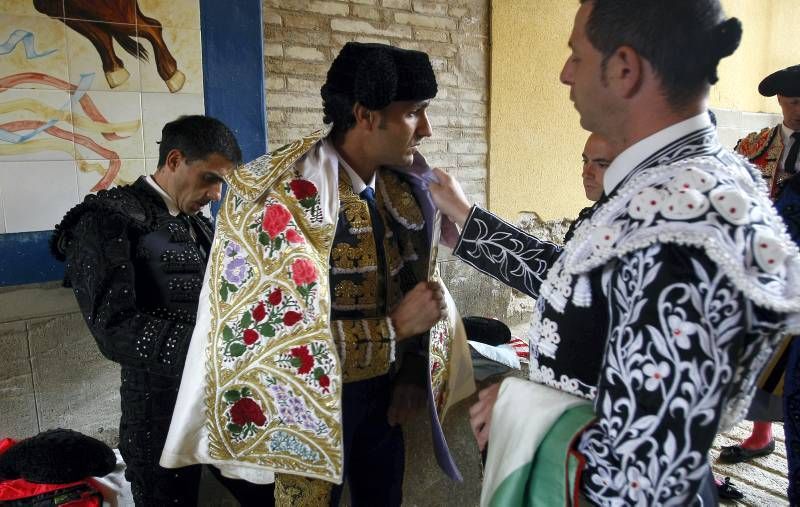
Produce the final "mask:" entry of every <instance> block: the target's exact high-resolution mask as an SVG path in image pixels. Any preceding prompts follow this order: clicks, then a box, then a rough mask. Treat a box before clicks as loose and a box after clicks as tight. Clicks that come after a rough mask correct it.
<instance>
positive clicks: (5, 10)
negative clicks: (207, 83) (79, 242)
mask: <svg viewBox="0 0 800 507" xmlns="http://www.w3.org/2000/svg"><path fill="white" fill-rule="evenodd" d="M203 111H204V104H203V67H202V54H201V40H200V8H199V4H198V0H170V1H162V0H2V2H0V233H13V232H28V231H39V230H48V229H52V228H53V225H54V224H55V223H57V222H58V221H59V219H60V218H61V216H62V215H63V214H64V212H65V211H66V210H68V209H69V208H70V207H71V206H73V205H74V204H76V203H78V202H80V200H81V199H83V196H84V195H86V194H87V193H88V192H94V191H97V190H100V189H103V188H108V187H110V186H113V185H115V184H124V183H130V182H132V181H134V180H135V179H136V178H137V177H139V175H142V174H149V173H151V172H153V171H154V170H155V167H156V162H157V158H158V145H157V144H156V141H157V140H158V139H159V137H160V135H161V127H162V126H163V125H164V123H166V122H168V121H170V120H172V119H174V118H176V117H177V116H179V115H181V114H193V113H201V114H202V113H203ZM34 210H35V211H34Z"/></svg>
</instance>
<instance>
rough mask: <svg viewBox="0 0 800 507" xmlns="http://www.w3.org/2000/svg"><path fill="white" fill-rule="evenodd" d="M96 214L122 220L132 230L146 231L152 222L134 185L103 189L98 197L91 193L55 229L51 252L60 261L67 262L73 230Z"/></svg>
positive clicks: (51, 240) (51, 239) (51, 241)
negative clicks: (66, 251) (66, 257)
mask: <svg viewBox="0 0 800 507" xmlns="http://www.w3.org/2000/svg"><path fill="white" fill-rule="evenodd" d="M94 212H99V213H102V214H104V215H105V216H115V217H118V218H119V219H120V220H123V221H125V222H128V223H129V224H130V225H131V226H132V227H134V228H136V229H142V230H144V229H145V228H146V227H147V225H148V223H149V221H150V219H149V214H148V212H147V208H146V206H145V205H144V204H143V203H142V200H141V199H140V198H139V196H137V195H136V192H135V191H134V190H133V189H132V188H131V186H128V185H126V186H121V187H115V188H112V189H109V190H100V191H99V192H98V193H97V194H89V195H87V196H86V198H85V199H84V200H83V202H82V203H80V204H78V205H76V206H74V207H73V208H72V209H71V210H69V211H68V212H67V213H66V215H64V218H62V219H61V222H60V223H59V224H58V225H56V226H55V231H54V232H53V236H51V238H50V252H51V253H52V254H53V256H55V258H56V259H58V260H60V261H64V259H65V257H64V254H65V248H66V241H67V240H68V239H69V237H68V236H69V231H70V230H71V229H72V228H73V227H74V226H75V225H76V224H77V223H78V222H79V221H80V219H81V217H83V215H84V214H86V213H94Z"/></svg>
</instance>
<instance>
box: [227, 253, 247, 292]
mask: <svg viewBox="0 0 800 507" xmlns="http://www.w3.org/2000/svg"><path fill="white" fill-rule="evenodd" d="M247 269H248V266H247V261H246V260H244V258H242V257H234V258H233V259H231V260H230V262H228V265H227V266H225V279H226V280H228V282H230V283H232V284H234V285H238V284H240V283H242V282H243V281H244V279H245V276H246V275H247Z"/></svg>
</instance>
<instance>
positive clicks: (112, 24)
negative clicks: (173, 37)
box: [33, 0, 186, 93]
mask: <svg viewBox="0 0 800 507" xmlns="http://www.w3.org/2000/svg"><path fill="white" fill-rule="evenodd" d="M62 2H63V0H33V5H34V7H35V8H36V10H37V11H39V12H41V13H42V14H46V15H47V16H50V17H51V18H53V19H57V20H59V21H62V22H63V23H64V24H66V25H67V26H68V27H70V28H72V29H73V30H75V31H76V32H78V33H79V34H81V35H83V36H84V37H86V38H87V39H89V42H91V43H92V45H94V47H95V49H96V50H97V53H98V54H99V55H100V60H101V62H102V64H103V71H104V72H105V75H106V81H108V85H109V86H110V87H111V88H116V87H117V86H119V85H121V84H123V83H125V82H126V81H127V80H128V78H129V77H130V74H129V73H128V71H127V70H125V66H124V64H123V63H122V60H120V59H119V57H118V56H117V55H116V54H115V53H114V44H113V41H114V40H116V41H117V43H118V44H119V45H120V46H122V48H123V49H124V50H125V51H127V52H128V53H130V54H131V55H133V56H135V57H136V58H138V59H140V60H144V61H148V60H149V55H148V53H147V50H146V49H145V48H144V47H143V46H142V45H141V44H140V43H139V42H137V41H136V40H134V37H140V38H144V39H146V40H148V41H150V44H152V46H153V51H154V53H155V60H156V69H157V70H158V75H159V76H161V79H163V80H164V82H165V83H166V85H167V88H169V91H170V92H173V93H174V92H177V91H178V90H180V89H181V88H182V87H183V84H184V82H185V81H186V76H184V74H183V72H181V71H180V70H178V64H177V62H176V61H175V58H173V56H172V54H171V53H170V52H169V49H168V48H167V45H166V44H165V43H164V38H163V37H162V35H161V23H160V22H159V21H158V20H156V19H153V18H148V17H147V16H145V15H144V14H142V11H141V10H140V9H139V4H138V2H137V1H136V0H67V1H66V2H63V3H62ZM63 4H66V9H67V11H66V14H67V16H69V18H65V17H64V8H63V7H62V5H63Z"/></svg>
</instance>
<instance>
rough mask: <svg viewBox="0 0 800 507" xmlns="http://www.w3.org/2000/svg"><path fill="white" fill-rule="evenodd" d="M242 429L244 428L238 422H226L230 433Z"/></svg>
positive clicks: (239, 431) (238, 431)
mask: <svg viewBox="0 0 800 507" xmlns="http://www.w3.org/2000/svg"><path fill="white" fill-rule="evenodd" d="M242 429H244V428H242V427H241V426H239V425H238V424H233V423H228V431H230V432H231V433H241V432H242Z"/></svg>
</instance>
